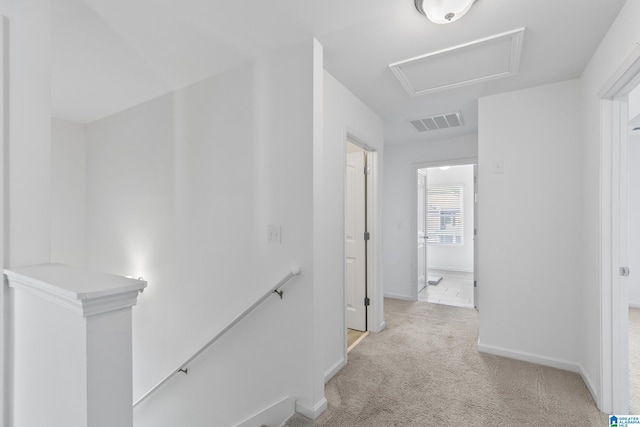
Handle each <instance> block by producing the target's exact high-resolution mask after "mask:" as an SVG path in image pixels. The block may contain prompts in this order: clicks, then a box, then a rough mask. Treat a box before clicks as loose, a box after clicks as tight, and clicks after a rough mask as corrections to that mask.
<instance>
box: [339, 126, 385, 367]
mask: <svg viewBox="0 0 640 427" xmlns="http://www.w3.org/2000/svg"><path fill="white" fill-rule="evenodd" d="M347 141H349V142H351V143H352V144H354V145H357V146H358V147H360V148H362V149H363V150H365V151H366V152H367V165H368V167H369V170H370V173H369V174H368V175H367V176H366V182H367V183H366V187H367V197H366V203H367V206H366V209H367V219H366V221H367V230H368V231H369V233H370V237H369V241H368V242H367V285H366V286H367V296H368V298H369V300H370V302H371V303H370V305H369V307H367V331H369V332H380V331H382V330H383V329H384V328H385V322H384V311H383V310H384V300H383V292H382V283H381V280H380V278H381V276H380V235H381V231H380V189H381V188H382V187H381V186H382V183H381V182H380V178H381V174H380V166H381V165H380V164H379V158H378V152H377V150H376V149H375V148H373V147H371V146H370V145H368V144H367V143H366V139H364V138H362V137H360V136H358V134H357V132H354V131H352V130H351V129H347V130H346V132H345V137H344V139H343V142H342V153H343V165H342V183H343V185H342V191H343V192H345V185H346V177H345V173H346V167H347V155H346V153H347ZM344 197H346V194H343V200H344ZM345 215H346V206H345V212H343V217H342V226H343V238H342V242H343V243H342V244H343V245H346V243H345V239H344V235H345V227H346V221H345ZM344 254H346V248H345V247H344V246H343V255H344ZM342 258H343V267H342V268H343V280H342V287H343V302H346V292H347V287H346V277H345V274H346V269H345V268H344V256H343V257H342ZM345 309H346V306H345ZM342 329H343V331H344V343H343V345H344V347H343V354H344V360H345V361H347V317H346V311H345V314H344V315H343V327H342Z"/></svg>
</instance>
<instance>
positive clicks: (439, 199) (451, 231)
mask: <svg viewBox="0 0 640 427" xmlns="http://www.w3.org/2000/svg"><path fill="white" fill-rule="evenodd" d="M462 189H463V188H462V185H447V186H434V187H429V188H428V189H427V202H428V204H429V205H428V209H427V233H428V235H429V244H432V245H462V244H463V241H462V232H463V229H462Z"/></svg>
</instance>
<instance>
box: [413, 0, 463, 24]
mask: <svg viewBox="0 0 640 427" xmlns="http://www.w3.org/2000/svg"><path fill="white" fill-rule="evenodd" d="M415 2H416V9H418V11H419V12H420V13H422V14H423V15H425V16H426V17H427V18H429V19H430V20H431V21H433V22H435V23H436V24H448V23H449V22H453V21H457V20H458V19H460V18H462V17H463V16H464V14H465V13H467V12H468V11H469V9H471V6H473V3H475V0H415Z"/></svg>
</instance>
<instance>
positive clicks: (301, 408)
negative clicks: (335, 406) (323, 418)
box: [296, 397, 329, 420]
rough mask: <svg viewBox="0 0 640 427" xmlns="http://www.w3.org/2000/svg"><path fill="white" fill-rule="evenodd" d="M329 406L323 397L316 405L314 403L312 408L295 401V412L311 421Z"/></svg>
mask: <svg viewBox="0 0 640 427" xmlns="http://www.w3.org/2000/svg"><path fill="white" fill-rule="evenodd" d="M328 405H329V402H328V401H327V399H326V398H325V397H323V398H322V399H321V400H320V401H319V402H318V403H316V404H315V405H314V406H313V408H311V407H309V406H307V405H304V404H303V403H300V402H299V401H296V412H297V413H299V414H301V415H304V416H305V417H307V418H311V419H312V420H315V419H317V418H318V417H319V416H320V415H321V414H322V413H323V412H324V411H325V410H326V409H327V406H328Z"/></svg>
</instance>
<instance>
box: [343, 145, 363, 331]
mask: <svg viewBox="0 0 640 427" xmlns="http://www.w3.org/2000/svg"><path fill="white" fill-rule="evenodd" d="M365 155H366V153H365V152H364V151H359V152H355V153H348V154H347V170H346V176H345V178H346V179H345V182H346V200H345V207H346V215H345V221H346V225H345V253H346V260H345V274H346V277H345V282H346V310H347V328H350V329H356V330H358V331H364V330H366V327H367V310H366V306H365V297H366V286H367V283H366V265H367V264H366V242H365V231H366V226H365V224H366V222H365V221H366V210H365V206H366V205H365V203H366V200H365V194H366V187H365V169H364V168H365Z"/></svg>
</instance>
